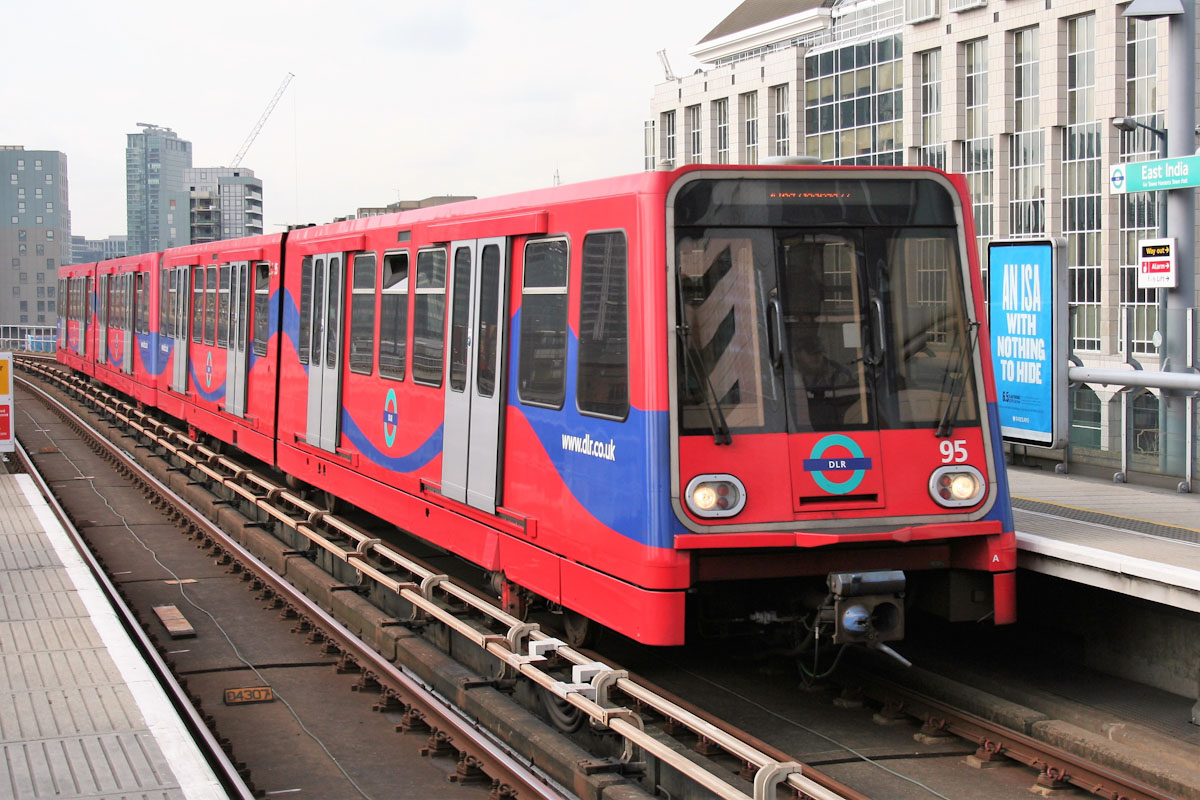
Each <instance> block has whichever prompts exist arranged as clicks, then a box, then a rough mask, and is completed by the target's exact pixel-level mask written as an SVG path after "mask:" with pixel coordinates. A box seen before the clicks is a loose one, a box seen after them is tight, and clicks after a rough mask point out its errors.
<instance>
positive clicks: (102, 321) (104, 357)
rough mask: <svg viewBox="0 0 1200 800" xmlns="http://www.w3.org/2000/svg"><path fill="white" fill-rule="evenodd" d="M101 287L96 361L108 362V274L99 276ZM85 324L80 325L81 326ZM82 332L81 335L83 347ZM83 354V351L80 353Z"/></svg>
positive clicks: (97, 304)
mask: <svg viewBox="0 0 1200 800" xmlns="http://www.w3.org/2000/svg"><path fill="white" fill-rule="evenodd" d="M99 287H100V288H99V289H98V290H97V295H98V297H99V299H98V300H97V302H96V306H97V308H96V343H97V344H96V363H97V364H107V363H108V276H107V275H101V276H100V278H99ZM82 327H83V326H82V325H80V328H82ZM83 338H84V337H83V336H82V334H81V335H80V337H79V341H80V342H81V344H80V347H81V348H82V342H83ZM80 354H81V355H82V351H81V353H80Z"/></svg>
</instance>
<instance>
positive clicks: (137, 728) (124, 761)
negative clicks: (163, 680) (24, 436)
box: [0, 474, 226, 800]
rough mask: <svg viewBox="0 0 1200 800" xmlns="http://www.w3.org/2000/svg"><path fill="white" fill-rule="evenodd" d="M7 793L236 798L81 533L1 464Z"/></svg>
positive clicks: (0, 671)
mask: <svg viewBox="0 0 1200 800" xmlns="http://www.w3.org/2000/svg"><path fill="white" fill-rule="evenodd" d="M0 754H2V756H0V797H6V798H8V797H11V798H13V800H26V798H47V797H49V798H56V800H63V799H64V798H101V797H103V798H113V800H122V799H124V798H128V799H129V800H134V798H138V799H139V800H142V799H145V798H156V799H158V798H186V799H187V800H209V798H212V800H217V798H224V797H226V794H225V791H224V790H223V789H222V787H221V784H220V782H219V781H218V779H217V777H216V776H215V775H214V774H213V772H212V770H211V769H210V768H209V766H208V764H207V763H206V761H205V760H204V758H203V756H202V754H201V752H200V750H199V748H198V747H197V746H196V745H195V743H194V742H193V741H192V739H191V737H190V735H189V733H188V731H187V728H186V727H185V726H184V724H183V722H182V720H180V718H179V717H178V715H177V713H176V711H175V709H174V707H173V706H172V705H171V703H170V701H169V700H168V698H167V696H166V694H165V693H164V691H163V690H162V688H161V687H160V686H159V684H158V682H157V681H156V680H155V678H154V675H153V673H152V672H151V670H150V668H149V667H148V666H147V665H146V664H145V662H144V661H143V659H142V657H141V655H140V654H139V652H138V651H137V649H136V648H135V647H134V645H133V642H132V641H131V640H130V638H129V636H128V634H127V633H126V631H125V629H124V628H123V627H122V625H121V622H120V620H119V618H118V617H117V615H116V613H115V612H114V611H113V609H112V607H111V606H110V605H109V603H108V600H107V598H106V596H105V595H104V593H103V592H102V590H101V588H100V586H99V584H98V583H97V582H96V580H95V578H94V577H93V576H92V574H91V572H90V571H89V570H88V568H87V566H86V564H85V562H84V560H83V558H82V557H81V556H80V554H79V553H78V552H77V551H76V550H75V548H74V545H73V544H72V541H71V539H70V538H69V537H68V535H67V533H66V531H64V530H63V528H62V526H61V525H60V524H59V522H58V521H57V519H56V518H55V517H54V515H53V513H52V512H51V510H50V507H49V506H48V505H47V504H46V502H45V500H44V499H43V498H42V496H41V495H40V494H39V493H38V490H37V488H36V486H35V484H34V482H33V480H32V479H31V478H29V477H28V476H26V475H8V474H0Z"/></svg>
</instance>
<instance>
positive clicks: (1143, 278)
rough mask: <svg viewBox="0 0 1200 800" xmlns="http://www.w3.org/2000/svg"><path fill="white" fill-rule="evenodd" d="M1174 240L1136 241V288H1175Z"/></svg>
mask: <svg viewBox="0 0 1200 800" xmlns="http://www.w3.org/2000/svg"><path fill="white" fill-rule="evenodd" d="M1175 253H1176V249H1175V240H1174V239H1140V240H1139V241H1138V271H1137V288H1139V289H1158V288H1161V287H1164V286H1165V287H1167V288H1168V289H1174V288H1175Z"/></svg>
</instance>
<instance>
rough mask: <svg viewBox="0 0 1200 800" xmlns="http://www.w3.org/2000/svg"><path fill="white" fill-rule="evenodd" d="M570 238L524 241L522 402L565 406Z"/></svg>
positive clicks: (520, 393) (519, 376) (519, 389)
mask: <svg viewBox="0 0 1200 800" xmlns="http://www.w3.org/2000/svg"><path fill="white" fill-rule="evenodd" d="M567 264H568V261H567V241H566V239H539V240H536V241H532V242H529V243H528V244H526V245H525V269H524V282H523V284H522V288H521V342H520V350H519V354H520V355H519V357H520V360H521V366H520V368H519V371H518V375H517V390H518V394H519V395H520V398H521V402H523V403H528V404H531V405H539V406H550V407H551V408H562V404H563V397H564V395H565V394H566V389H565V386H566V376H567V369H566V367H567Z"/></svg>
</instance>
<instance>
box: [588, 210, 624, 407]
mask: <svg viewBox="0 0 1200 800" xmlns="http://www.w3.org/2000/svg"><path fill="white" fill-rule="evenodd" d="M626 262H627V256H626V246H625V234H624V233H621V232H620V231H613V232H611V233H592V234H588V236H587V237H586V238H585V239H584V240H583V264H582V270H581V280H580V288H579V374H578V377H577V378H576V384H575V400H576V402H577V403H578V405H579V410H580V411H581V412H582V413H584V414H597V415H600V416H605V417H618V418H621V419H624V418H625V416H626V415H627V414H628V413H629V325H628V318H629V303H628V297H627V291H626V286H627V277H626V276H627V273H628V267H627V265H626Z"/></svg>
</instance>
